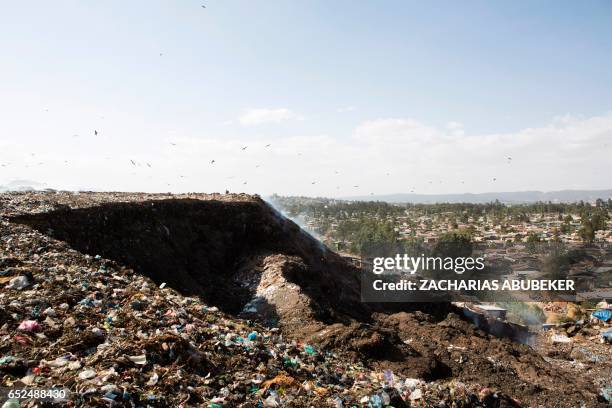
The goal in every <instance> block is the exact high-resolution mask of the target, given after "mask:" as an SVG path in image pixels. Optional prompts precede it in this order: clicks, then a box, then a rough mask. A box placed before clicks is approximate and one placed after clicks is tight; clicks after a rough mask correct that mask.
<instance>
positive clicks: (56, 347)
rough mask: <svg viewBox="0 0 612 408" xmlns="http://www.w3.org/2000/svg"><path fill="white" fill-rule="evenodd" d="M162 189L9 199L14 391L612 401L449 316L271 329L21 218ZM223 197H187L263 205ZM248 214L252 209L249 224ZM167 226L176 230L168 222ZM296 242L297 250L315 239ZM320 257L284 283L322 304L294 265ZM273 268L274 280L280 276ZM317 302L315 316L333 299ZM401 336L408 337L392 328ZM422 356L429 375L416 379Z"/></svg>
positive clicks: (4, 212) (200, 398) (269, 399)
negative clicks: (18, 218) (19, 219)
mask: <svg viewBox="0 0 612 408" xmlns="http://www.w3.org/2000/svg"><path fill="white" fill-rule="evenodd" d="M162 197H163V198H167V196H165V195H164V196H161V195H160V196H151V195H138V194H133V195H129V194H104V193H91V194H72V193H57V194H55V193H20V194H12V193H10V194H0V378H1V383H0V386H1V387H5V388H7V389H39V390H49V389H56V390H64V391H65V392H66V396H65V397H63V398H56V399H54V401H55V403H53V402H49V403H46V404H47V406H53V405H54V404H55V405H56V406H66V405H67V406H83V407H87V406H92V407H93V406H96V407H99V406H109V407H122V406H125V407H168V406H176V407H196V406H197V407H201V406H203V407H209V408H219V407H375V408H377V407H380V408H382V407H388V406H392V407H395V408H398V407H440V408H443V407H448V408H450V407H532V406H533V407H551V406H554V407H570V406H580V405H581V404H582V405H583V406H585V407H595V406H600V405H599V404H601V403H605V402H604V401H603V400H601V398H600V401H598V400H597V398H596V397H595V393H594V391H592V390H590V389H587V386H586V385H584V384H583V383H582V382H580V381H578V380H577V381H576V387H577V388H578V389H566V388H562V386H563V384H567V381H568V377H566V376H564V374H563V373H553V372H552V370H551V369H550V366H549V365H548V364H547V363H546V362H545V361H544V360H542V358H541V357H539V356H537V355H535V354H534V353H533V352H532V351H531V350H530V349H529V348H528V347H527V346H524V345H515V344H513V343H511V342H509V341H507V340H504V341H501V340H498V339H492V338H490V336H488V335H487V334H486V333H483V332H481V331H479V330H477V329H476V328H475V327H473V326H472V325H470V324H469V323H468V322H465V321H462V320H461V319H460V318H459V317H458V316H457V315H455V314H452V313H449V314H448V317H447V318H446V319H444V320H442V321H437V320H436V319H435V318H434V317H433V316H431V315H428V314H426V313H422V312H414V313H412V312H410V313H405V312H402V313H399V314H391V315H382V314H381V315H379V316H374V315H373V317H372V318H371V319H370V320H368V321H367V323H364V322H347V323H341V322H340V319H339V318H338V319H337V320H335V321H334V320H332V317H333V315H331V316H332V317H330V316H326V319H327V320H326V321H317V325H318V326H316V325H314V324H311V323H310V322H308V321H306V319H304V325H308V324H311V326H312V327H321V329H320V331H319V332H315V333H312V332H309V333H308V334H309V335H308V336H306V335H304V333H303V332H300V331H298V330H287V327H288V326H283V325H282V324H281V325H279V326H278V327H273V325H266V324H262V323H260V322H257V321H256V320H255V319H254V318H253V319H245V318H241V317H240V316H242V314H232V313H228V312H227V311H224V310H222V307H218V306H217V305H215V304H213V302H214V301H215V298H214V297H210V296H209V297H207V300H208V301H204V299H203V297H201V296H196V295H187V294H185V293H183V292H179V291H177V290H175V289H173V288H172V287H171V285H168V284H167V282H160V281H155V280H153V279H151V278H149V277H147V276H144V273H146V271H142V272H143V273H136V272H135V271H134V270H133V268H130V267H127V266H126V265H125V264H123V263H121V262H118V261H117V259H110V258H108V257H104V256H101V255H98V254H93V255H92V254H87V253H84V252H83V251H80V250H76V249H74V246H73V245H70V244H69V243H67V242H65V241H63V240H59V239H56V238H54V233H55V232H54V231H39V230H36V229H33V228H31V227H29V226H27V225H23V224H19V223H15V222H12V221H11V220H12V217H13V216H14V215H19V214H26V213H37V212H38V213H45V212H50V211H63V210H62V206H68V207H69V208H86V207H88V206H92V205H98V204H100V203H104V202H107V201H108V202H112V201H120V202H121V201H137V200H143V199H145V198H146V199H161V198H162ZM213 197H214V198H212V197H210V196H207V197H203V196H202V197H197V196H190V197H189V198H197V199H201V200H204V199H206V200H210V199H214V200H220V201H224V200H225V201H228V202H232V200H253V198H248V197H247V196H235V197H220V196H213ZM173 198H174V199H176V198H177V197H173ZM121 211H123V209H122V210H121ZM224 221H225V222H229V221H228V220H224ZM245 222H246V221H243V219H242V218H241V219H240V222H239V229H240V228H243V225H246V224H245ZM249 222H256V221H252V220H249ZM262 225H264V226H265V223H264V224H262ZM145 227H146V225H145ZM244 228H247V227H244ZM161 231H162V236H163V235H164V234H165V230H164V229H163V228H162V229H161ZM211 234H217V232H216V231H211ZM270 234H273V232H271V233H270ZM215 236H217V235H215ZM86 238H87V236H86V234H85V235H84V237H83V239H86ZM300 239H301V238H300ZM292 245H293V246H294V247H295V248H298V249H300V248H310V245H311V244H310V243H308V242H306V241H298V242H297V243H293V244H292ZM278 246H279V247H280V245H278ZM304 256H307V255H304ZM271 258H274V259H277V258H278V256H276V255H275V256H272V257H271ZM266 259H267V258H266ZM178 261H179V260H176V262H178ZM319 261H320V262H322V263H323V262H326V260H319ZM168 265H171V263H168ZM244 265H248V263H247V264H244ZM244 265H243V266H244ZM244 267H246V266H244ZM244 267H243V268H242V269H241V270H240V273H241V274H242V275H241V276H245V275H244V274H245V273H246V272H245V269H244ZM308 267H309V266H308V264H306V263H304V264H299V265H297V266H296V269H292V270H290V271H289V272H290V273H289V274H288V275H287V271H286V270H282V271H278V273H279V274H281V275H282V277H283V278H284V279H286V281H285V282H284V283H283V285H285V286H284V288H285V289H286V290H289V289H287V288H293V287H297V286H299V285H298V284H296V283H295V282H299V283H300V284H302V285H304V286H303V288H305V289H307V291H300V292H299V293H300V297H299V298H296V299H302V297H301V295H305V294H308V299H309V302H312V303H314V302H315V300H316V301H318V299H319V298H321V299H323V300H325V298H324V296H322V295H321V294H320V293H315V292H314V289H313V288H310V287H307V286H305V285H306V284H303V283H302V281H300V279H303V277H296V276H294V275H293V274H296V273H299V272H304V273H306V272H312V270H308V269H304V268H308ZM270 273H271V272H270ZM276 273H277V272H274V274H272V275H271V276H272V277H274V278H278V277H279V276H281V275H277V274H276ZM283 274H285V275H283ZM329 276H331V275H329ZM342 279H346V277H343V278H342ZM275 282H276V281H275ZM200 283H202V282H200ZM204 283H205V282H204ZM310 284H311V285H315V284H317V282H314V283H310ZM318 284H320V285H323V283H321V282H318ZM325 284H328V285H329V282H325ZM313 287H315V286H313ZM270 288H272V286H269V287H267V288H266V290H268V291H269V290H270ZM315 288H316V287H315ZM298 289H299V288H298ZM298 289H295V290H298ZM292 290H293V289H292ZM300 290H301V289H300ZM213 293H214V292H213ZM287 293H288V292H287ZM230 295H231V294H230ZM326 296H328V297H329V296H330V295H329V294H327V295H326ZM270 299H272V300H274V299H275V298H274V296H272V297H270ZM345 299H346V298H345ZM300 301H301V300H300ZM329 305H331V306H334V303H333V302H332V301H331V300H330V301H329V302H328V303H327V304H325V305H324V306H325V307H331V306H329ZM302 306H303V305H301V306H300V307H302ZM306 306H308V307H310V305H306ZM351 306H352V305H350V304H349V305H348V307H351ZM439 307H440V308H441V306H439ZM285 309H287V310H289V308H288V307H286V308H285ZM299 310H300V312H301V311H302V310H306V309H299ZM312 310H313V311H312V313H310V314H309V315H308V319H311V318H313V319H314V318H316V317H317V313H316V312H317V311H318V310H323V311H325V310H327V309H323V306H320V307H319V309H314V308H313V309H312ZM332 312H333V310H332ZM293 317H294V318H295V319H298V318H299V316H293ZM343 318H344V317H343ZM295 319H294V321H295ZM289 327H293V326H289ZM364 327H365V329H364ZM355 328H357V329H355ZM393 331H396V332H397V333H398V335H396V336H395V337H393V336H392V333H393ZM358 335H363V337H362V338H360V337H358ZM391 337H393V338H392V339H391ZM317 339H318V340H317ZM343 342H344V343H343ZM355 345H357V346H355ZM402 347H404V348H403V349H402ZM400 351H401V353H400ZM398 353H399V354H398ZM417 363H419V364H422V365H423V366H424V368H423V370H421V371H419V372H422V373H425V374H426V375H422V376H417V375H410V374H409V373H412V372H414V368H415V367H414V366H413V365H414V364H417ZM527 379H529V381H533V382H534V384H531V385H530V384H528V381H527ZM583 388H584V389H583ZM550 401H554V403H550ZM7 404H8V405H7ZM36 404H37V402H36V400H33V399H30V400H25V399H24V400H21V401H20V402H17V401H16V400H10V401H8V402H6V403H5V405H4V408H12V407H15V406H22V407H24V406H36ZM577 404H578V405H577ZM39 406H40V405H39Z"/></svg>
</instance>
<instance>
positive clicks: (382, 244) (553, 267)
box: [270, 196, 612, 301]
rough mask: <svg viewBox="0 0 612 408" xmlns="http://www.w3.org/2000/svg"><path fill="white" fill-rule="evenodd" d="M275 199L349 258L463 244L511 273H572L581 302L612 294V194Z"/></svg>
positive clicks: (526, 275) (522, 275) (565, 275)
mask: <svg viewBox="0 0 612 408" xmlns="http://www.w3.org/2000/svg"><path fill="white" fill-rule="evenodd" d="M270 200H271V201H272V203H273V204H274V205H276V206H277V208H279V209H280V210H281V211H283V212H284V213H285V214H286V215H287V216H289V217H291V218H292V219H293V220H294V221H296V222H297V223H298V224H300V225H301V226H302V227H303V228H304V229H306V230H307V231H308V232H310V233H311V234H313V235H315V236H316V237H317V238H319V239H320V240H321V241H323V242H324V243H325V244H326V245H327V246H328V247H329V248H332V249H333V250H335V251H337V252H339V253H340V254H343V255H345V256H347V257H368V256H371V255H383V254H387V255H388V254H392V253H395V252H408V253H414V254H419V253H421V252H427V253H431V251H435V250H436V246H437V245H440V243H441V242H458V243H460V244H462V245H463V246H465V247H468V248H469V252H470V253H473V254H479V255H484V256H485V257H486V259H487V263H488V265H489V266H490V267H491V268H495V270H496V271H498V272H499V273H500V274H501V275H502V276H503V277H505V278H510V279H512V278H516V279H538V278H543V277H551V278H571V279H573V280H574V281H576V283H577V286H578V287H579V288H580V290H581V294H580V296H581V299H579V300H582V301H599V300H601V299H606V298H607V299H610V298H612V290H611V289H610V287H612V219H611V218H612V217H611V211H612V200H610V199H607V200H603V199H597V200H594V201H592V202H584V201H579V202H576V203H551V202H537V203H531V204H512V205H510V204H504V203H501V202H499V201H494V202H491V203H487V204H472V203H452V204H411V203H403V204H400V203H386V202H380V201H344V200H335V199H327V198H309V197H280V196H273V197H271V198H270ZM381 251H382V252H383V253H381Z"/></svg>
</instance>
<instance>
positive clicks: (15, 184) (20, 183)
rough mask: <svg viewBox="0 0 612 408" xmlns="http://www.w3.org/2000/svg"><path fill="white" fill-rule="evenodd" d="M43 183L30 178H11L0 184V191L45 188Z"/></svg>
mask: <svg viewBox="0 0 612 408" xmlns="http://www.w3.org/2000/svg"><path fill="white" fill-rule="evenodd" d="M46 187H47V185H46V184H45V183H39V182H37V181H32V180H13V181H11V182H9V183H8V184H5V185H1V184H0V192H2V191H34V190H42V189H44V188H46Z"/></svg>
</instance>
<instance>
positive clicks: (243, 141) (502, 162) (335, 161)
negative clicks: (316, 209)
mask: <svg viewBox="0 0 612 408" xmlns="http://www.w3.org/2000/svg"><path fill="white" fill-rule="evenodd" d="M5 123H6V122H3V123H1V124H0V134H1V135H2V136H0V164H3V163H10V165H8V166H6V167H2V168H0V184H6V183H7V182H8V181H10V180H13V179H31V180H38V181H41V182H45V183H47V185H49V186H51V187H62V186H65V187H68V188H70V186H74V185H80V183H83V182H82V180H87V185H90V186H92V187H95V188H97V189H106V190H142V191H168V190H170V191H224V190H225V189H229V190H230V191H247V192H253V193H261V194H267V193H272V192H277V193H280V194H304V195H314V196H317V195H319V196H321V195H328V196H347V195H366V194H369V193H370V192H373V193H394V192H407V191H410V190H411V189H412V188H415V192H416V193H424V194H427V193H450V192H485V191H520V190H561V189H602V188H610V187H611V186H610V181H611V180H610V177H609V176H608V175H609V174H612V161H611V160H610V157H611V156H612V113H609V114H605V115H601V116H595V117H575V116H564V117H562V118H555V119H554V120H551V121H550V123H549V124H547V125H545V126H540V127H533V128H525V129H523V130H520V131H516V132H507V133H492V134H482V135H477V134H473V133H470V132H469V130H466V129H465V128H464V127H463V125H460V124H458V123H455V124H446V125H442V126H432V125H429V124H426V123H423V122H421V121H418V120H415V119H411V118H380V119H375V120H369V121H366V122H363V123H361V124H359V125H358V126H356V127H355V128H354V130H353V132H352V133H351V134H349V135H345V136H342V135H335V134H333V135H332V134H316V133H315V134H300V135H296V134H293V133H291V134H285V135H284V136H282V137H281V136H280V135H274V136H269V135H267V134H266V135H263V134H262V135H250V134H247V132H244V131H243V132H241V133H237V134H234V135H228V134H224V135H221V134H211V133H204V134H203V133H202V132H200V131H194V130H189V129H181V130H180V131H177V132H175V133H170V132H169V131H168V130H166V129H155V128H143V129H132V128H128V129H124V127H125V126H123V125H122V126H121V127H119V126H116V127H115V128H113V129H109V130H108V131H107V132H108V134H109V135H110V136H109V139H108V140H102V139H100V138H96V137H93V136H87V137H85V136H81V137H79V138H73V137H72V132H68V133H66V131H65V130H64V128H63V127H61V126H59V125H58V127H57V128H53V129H52V130H47V131H46V133H45V135H46V136H47V137H44V138H40V137H36V139H35V141H36V143H33V140H34V139H33V136H28V134H29V135H33V134H41V131H40V130H38V129H37V128H33V129H32V130H31V131H29V130H28V129H22V127H23V125H22V124H21V123H20V122H19V123H17V122H16V123H15V126H14V127H12V128H6V129H4V128H3V126H5ZM34 125H36V123H33V125H30V124H28V125H27V126H34ZM3 130H4V131H3ZM26 133H27V134H26ZM134 134H142V135H147V139H146V140H153V141H154V142H153V143H143V142H141V141H140V140H145V138H144V136H143V137H142V138H141V139H137V138H135V136H134ZM9 135H10V136H9ZM126 140H128V141H129V142H130V146H129V148H123V147H121V146H123V144H124V143H125V141H126ZM170 142H172V143H173V144H174V145H171V144H170ZM33 146H35V149H34V148H33ZM32 152H34V153H36V154H35V156H32V155H31V153H32ZM117 152H119V153H117ZM107 157H108V159H107ZM508 157H511V158H512V159H511V160H508ZM65 160H67V161H68V163H65V162H64V161H65ZM130 160H134V161H135V162H136V163H138V165H133V164H131V161H130ZM213 160H214V163H213ZM39 162H43V163H44V164H43V165H38V163H39ZM146 163H150V164H151V167H149V166H147V165H146ZM387 173H388V174H389V175H387ZM494 178H495V180H493V179H494ZM244 183H246V184H244ZM354 186H359V187H354Z"/></svg>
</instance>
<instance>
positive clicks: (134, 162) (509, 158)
mask: <svg viewBox="0 0 612 408" xmlns="http://www.w3.org/2000/svg"><path fill="white" fill-rule="evenodd" d="M45 111H48V109H45ZM93 135H94V136H99V135H100V133H99V132H98V130H97V129H94V130H93ZM78 136H79V135H73V137H78ZM169 143H170V145H171V146H173V147H176V146H178V144H177V143H176V142H169ZM271 146H272V144H271V143H268V144H266V145H265V146H264V148H270V147H271ZM248 147H249V146H248V145H245V146H241V147H240V151H243V152H244V151H245V150H247V149H248ZM297 155H298V156H301V155H302V153H301V152H298V153H297ZM31 156H32V157H34V156H35V153H31ZM505 160H506V163H508V164H511V163H512V157H510V156H506V157H505ZM129 162H130V164H131V165H132V166H134V167H137V166H142V163H138V162H136V161H135V160H133V159H129ZM64 163H65V164H68V160H64ZM215 163H217V160H216V159H211V160H210V162H209V164H210V165H211V166H212V165H214V164H215ZM9 164H10V163H0V166H1V167H7V166H8V165H9ZM43 164H44V162H38V163H37V165H43ZM144 165H145V166H147V167H148V168H152V167H153V166H152V165H151V163H149V162H144ZM25 167H26V168H27V167H29V166H28V165H26V166H25ZM259 167H260V164H256V165H255V168H259ZM334 174H335V175H339V174H340V172H339V171H338V170H334ZM385 175H386V176H387V177H388V176H390V175H391V173H390V172H386V173H385ZM179 178H181V179H184V178H185V176H184V175H179ZM227 179H228V180H231V179H234V176H230V177H228V178H227ZM492 181H493V182H496V181H497V178H496V177H493V179H492ZM317 182H318V181H317V180H313V181H312V182H311V183H310V184H311V185H316V184H317ZM247 184H248V182H247V181H243V182H242V185H247ZM428 184H430V185H431V184H433V181H432V180H429V181H428ZM440 184H442V180H440ZM461 184H465V181H464V180H461ZM167 185H168V186H170V185H171V184H170V183H167ZM352 188H355V189H357V188H359V185H358V184H355V185H352ZM336 190H340V186H336ZM415 190H416V187H412V188H411V189H410V192H411V193H414V192H415ZM373 194H374V193H370V195H373Z"/></svg>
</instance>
